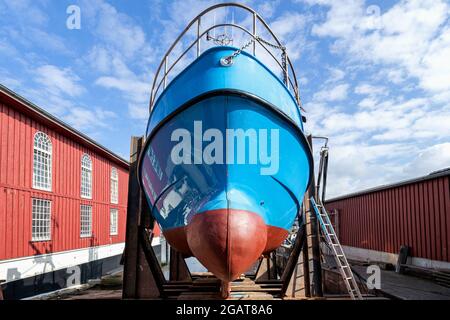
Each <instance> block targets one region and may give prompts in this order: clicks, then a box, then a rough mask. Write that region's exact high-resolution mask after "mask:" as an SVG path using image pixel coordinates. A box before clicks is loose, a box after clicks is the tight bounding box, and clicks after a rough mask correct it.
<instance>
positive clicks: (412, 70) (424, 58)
mask: <svg viewBox="0 0 450 320" xmlns="http://www.w3.org/2000/svg"><path fill="white" fill-rule="evenodd" d="M309 2H311V1H309ZM313 2H316V3H319V4H322V5H327V6H328V7H329V11H328V12H327V18H326V21H325V22H323V23H321V24H315V25H314V27H313V34H314V35H316V36H320V37H325V36H327V37H333V38H336V41H335V42H334V44H333V46H332V49H333V51H334V52H336V53H338V52H340V53H344V52H345V53H346V54H348V55H347V57H348V59H350V60H355V59H359V60H361V61H366V62H370V63H381V64H386V65H387V67H389V69H390V73H391V75H393V76H394V77H392V81H393V82H394V83H395V82H397V83H398V81H399V79H400V77H399V74H401V73H405V72H406V74H407V75H408V76H409V77H413V78H415V79H418V81H419V84H420V86H421V87H422V88H423V89H424V90H429V91H442V90H448V89H450V77H448V76H447V75H448V74H449V72H450V69H449V68H450V66H449V64H448V63H445V60H446V57H447V56H448V55H449V53H450V28H448V27H447V28H444V29H443V28H442V26H443V25H444V23H445V22H446V21H448V18H449V15H450V11H449V10H450V9H449V8H450V6H449V4H448V3H446V2H444V1H436V0H426V1H406V0H403V1H400V2H399V3H397V4H396V5H394V6H393V7H392V8H390V9H389V10H388V11H386V12H385V13H381V12H380V16H374V15H368V14H367V12H366V10H367V8H366V7H365V3H364V1H362V0H358V1H339V2H331V1H313ZM369 19H377V23H376V24H375V25H374V24H373V23H372V24H371V23H368V21H369ZM393 65H395V66H396V68H395V69H393V67H392V66H393ZM395 76H396V77H395ZM388 80H389V77H388Z"/></svg>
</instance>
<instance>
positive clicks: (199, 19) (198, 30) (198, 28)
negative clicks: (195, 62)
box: [197, 17, 202, 58]
mask: <svg viewBox="0 0 450 320" xmlns="http://www.w3.org/2000/svg"><path fill="white" fill-rule="evenodd" d="M201 25H202V18H201V17H200V18H198V21H197V58H198V57H199V56H200V49H201V48H200V40H201V39H200V34H201V32H200V29H201Z"/></svg>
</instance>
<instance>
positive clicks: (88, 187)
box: [80, 154, 92, 199]
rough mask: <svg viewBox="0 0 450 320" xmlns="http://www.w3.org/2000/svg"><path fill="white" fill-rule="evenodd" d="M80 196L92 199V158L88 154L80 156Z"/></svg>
mask: <svg viewBox="0 0 450 320" xmlns="http://www.w3.org/2000/svg"><path fill="white" fill-rule="evenodd" d="M80 196H81V198H83V199H92V159H91V157H90V156H89V155H88V154H84V155H83V156H82V157H81V183H80Z"/></svg>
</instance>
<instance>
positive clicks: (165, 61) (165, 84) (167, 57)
mask: <svg viewBox="0 0 450 320" xmlns="http://www.w3.org/2000/svg"><path fill="white" fill-rule="evenodd" d="M168 59H169V56H166V58H165V59H164V89H165V88H167V60H168Z"/></svg>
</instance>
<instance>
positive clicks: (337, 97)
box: [314, 84, 349, 102]
mask: <svg viewBox="0 0 450 320" xmlns="http://www.w3.org/2000/svg"><path fill="white" fill-rule="evenodd" d="M348 89H349V85H348V84H340V85H337V86H333V87H331V88H326V89H324V90H322V91H319V92H317V93H316V94H314V100H317V101H328V102H331V101H342V100H345V99H346V98H347V93H348Z"/></svg>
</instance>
